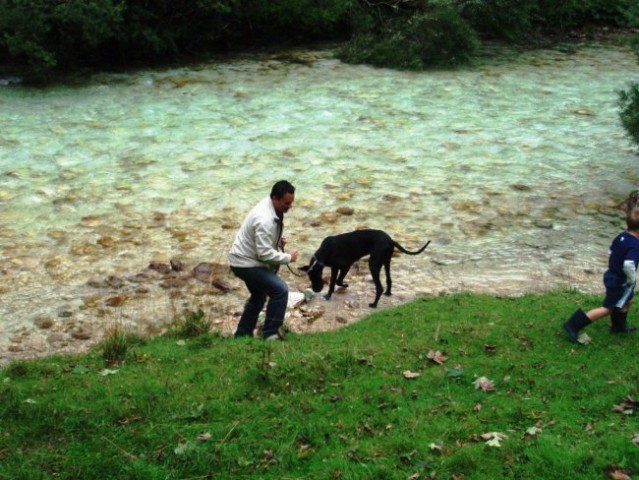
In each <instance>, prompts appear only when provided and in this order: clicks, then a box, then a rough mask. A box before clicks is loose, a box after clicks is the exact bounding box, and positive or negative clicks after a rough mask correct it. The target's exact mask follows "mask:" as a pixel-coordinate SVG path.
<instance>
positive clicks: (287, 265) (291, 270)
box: [280, 247, 304, 277]
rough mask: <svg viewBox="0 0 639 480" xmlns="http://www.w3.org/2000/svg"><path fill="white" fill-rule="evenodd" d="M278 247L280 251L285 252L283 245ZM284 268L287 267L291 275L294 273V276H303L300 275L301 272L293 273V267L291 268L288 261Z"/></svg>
mask: <svg viewBox="0 0 639 480" xmlns="http://www.w3.org/2000/svg"><path fill="white" fill-rule="evenodd" d="M280 248H281V250H282V253H285V252H284V247H280ZM286 268H288V271H289V272H291V273H292V274H293V275H295V276H296V277H303V276H304V275H302V274H300V273H295V272H294V271H293V269H292V268H291V266H290V265H289V264H288V263H287V264H286Z"/></svg>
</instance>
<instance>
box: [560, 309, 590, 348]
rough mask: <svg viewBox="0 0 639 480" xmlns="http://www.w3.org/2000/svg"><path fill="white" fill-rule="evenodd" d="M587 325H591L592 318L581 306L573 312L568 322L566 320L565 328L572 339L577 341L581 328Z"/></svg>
mask: <svg viewBox="0 0 639 480" xmlns="http://www.w3.org/2000/svg"><path fill="white" fill-rule="evenodd" d="M587 325H590V319H589V318H588V316H587V315H586V314H585V313H584V311H583V310H582V309H581V308H580V309H579V310H577V311H576V312H575V313H573V314H572V317H570V318H569V319H568V321H567V322H564V330H566V333H567V334H568V338H570V341H571V342H576V341H577V339H578V338H579V330H581V329H582V328H584V327H585V326H587Z"/></svg>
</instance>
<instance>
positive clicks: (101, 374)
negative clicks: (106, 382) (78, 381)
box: [100, 368, 118, 377]
mask: <svg viewBox="0 0 639 480" xmlns="http://www.w3.org/2000/svg"><path fill="white" fill-rule="evenodd" d="M116 373H118V370H109V369H108V368H105V369H103V370H102V371H100V376H101V377H106V376H107V375H115V374H116Z"/></svg>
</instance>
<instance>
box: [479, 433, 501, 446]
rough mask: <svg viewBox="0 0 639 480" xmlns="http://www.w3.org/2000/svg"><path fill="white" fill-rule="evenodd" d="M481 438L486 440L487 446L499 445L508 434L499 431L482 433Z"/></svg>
mask: <svg viewBox="0 0 639 480" xmlns="http://www.w3.org/2000/svg"><path fill="white" fill-rule="evenodd" d="M481 438H483V439H484V440H486V445H488V446H489V447H501V442H502V441H503V440H505V439H507V438H508V435H506V434H504V433H500V432H488V433H482V434H481Z"/></svg>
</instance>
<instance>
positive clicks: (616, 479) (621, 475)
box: [605, 465, 632, 480]
mask: <svg viewBox="0 0 639 480" xmlns="http://www.w3.org/2000/svg"><path fill="white" fill-rule="evenodd" d="M605 472H606V478H608V479H610V480H632V479H631V478H630V476H629V475H628V474H627V473H626V472H624V471H623V470H621V469H620V468H619V467H615V466H612V465H609V466H608V467H606V470H605Z"/></svg>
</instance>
